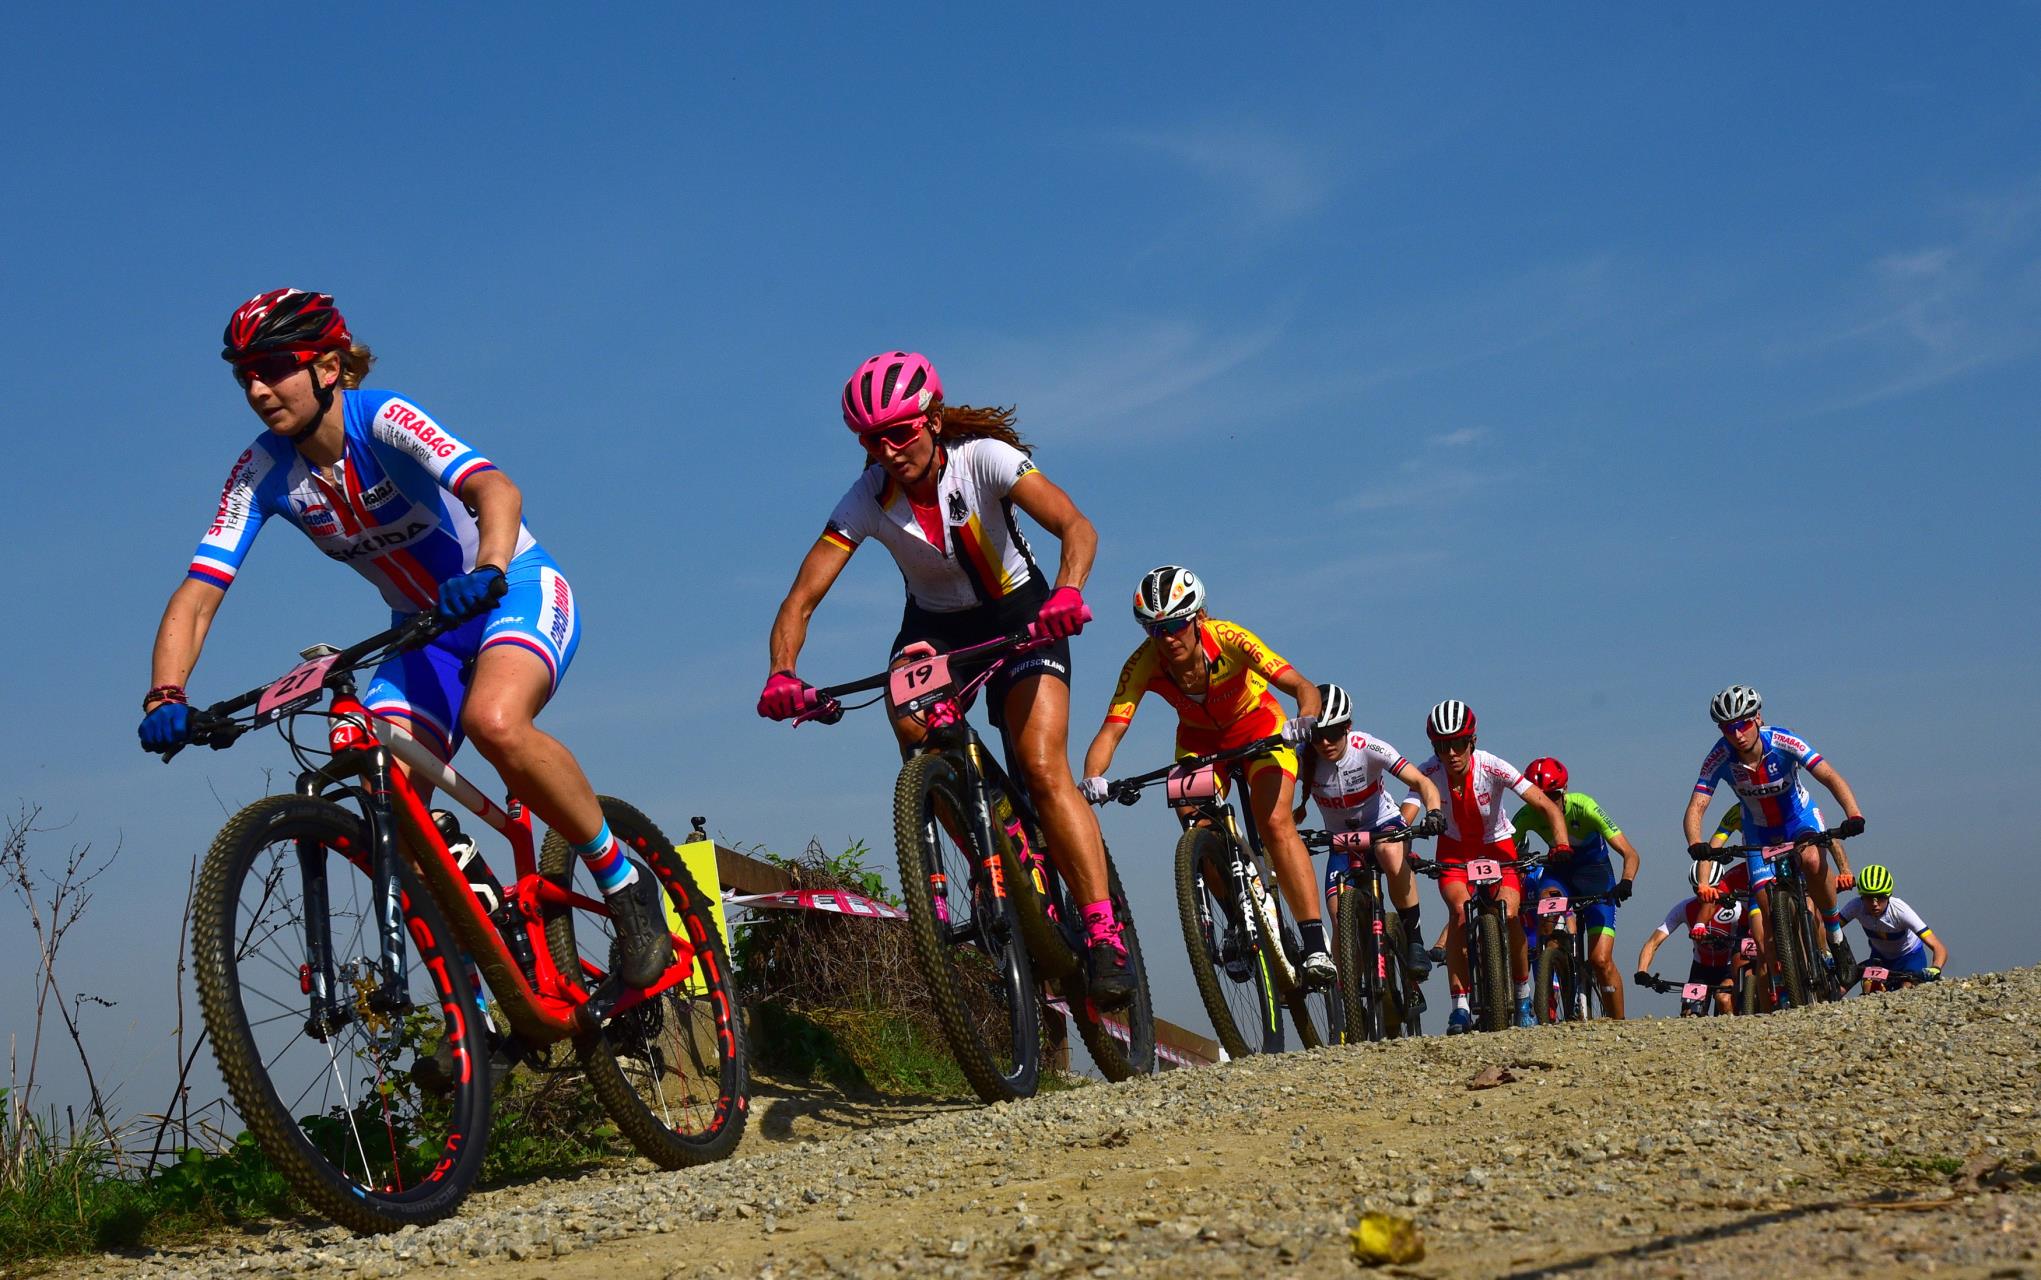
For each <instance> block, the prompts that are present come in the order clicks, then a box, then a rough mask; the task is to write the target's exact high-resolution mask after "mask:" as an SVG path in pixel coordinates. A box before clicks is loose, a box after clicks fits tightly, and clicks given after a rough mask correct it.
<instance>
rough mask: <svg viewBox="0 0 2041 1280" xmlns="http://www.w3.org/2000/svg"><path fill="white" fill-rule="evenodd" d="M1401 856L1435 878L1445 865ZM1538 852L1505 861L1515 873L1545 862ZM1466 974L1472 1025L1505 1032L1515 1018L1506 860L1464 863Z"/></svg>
mask: <svg viewBox="0 0 2041 1280" xmlns="http://www.w3.org/2000/svg"><path fill="white" fill-rule="evenodd" d="M1404 861H1406V862H1407V863H1409V864H1410V866H1411V868H1412V869H1413V870H1415V871H1416V872H1417V873H1418V874H1419V875H1424V876H1429V877H1431V878H1432V879H1434V880H1437V879H1438V878H1440V877H1441V876H1442V875H1444V874H1445V870H1446V864H1445V863H1442V862H1433V861H1428V860H1426V859H1424V858H1420V857H1418V856H1417V855H1415V854H1411V855H1409V856H1407V857H1406V858H1405V859H1404ZM1544 862H1545V855H1544V854H1542V853H1527V854H1520V855H1518V857H1517V860H1516V861H1515V862H1512V863H1509V864H1507V865H1508V866H1509V867H1514V868H1515V869H1516V870H1517V872H1518V874H1519V875H1521V874H1522V873H1523V872H1526V871H1532V870H1535V869H1537V868H1538V867H1540V866H1542V865H1544ZM1466 866H1467V975H1468V977H1469V978H1470V979H1471V980H1472V985H1471V986H1470V987H1469V988H1468V1008H1469V1009H1470V1010H1471V1011H1472V1013H1473V1014H1474V1025H1475V1026H1476V1027H1477V1028H1479V1029H1480V1030H1482V1031H1507V1030H1509V1028H1510V1026H1511V1024H1512V1022H1513V1021H1514V1020H1515V1013H1516V1007H1517V1002H1516V1000H1515V999H1514V998H1513V996H1514V992H1515V989H1516V984H1515V983H1513V982H1511V981H1510V967H1509V913H1508V912H1507V911H1506V910H1505V909H1504V905H1503V898H1502V881H1503V872H1504V870H1505V864H1504V863H1503V862H1501V861H1500V860H1498V859H1495V858H1475V859H1472V860H1471V861H1469V862H1468V863H1467V864H1466ZM1432 958H1433V960H1434V961H1436V962H1438V963H1444V961H1445V959H1446V955H1445V950H1444V948H1442V947H1441V948H1434V949H1433V952H1432Z"/></svg>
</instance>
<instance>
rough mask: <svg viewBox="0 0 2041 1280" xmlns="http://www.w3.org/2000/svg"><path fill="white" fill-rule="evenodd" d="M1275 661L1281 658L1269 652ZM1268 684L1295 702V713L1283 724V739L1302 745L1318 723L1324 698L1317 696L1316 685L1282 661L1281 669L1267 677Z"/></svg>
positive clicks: (1279, 660) (1289, 742)
mask: <svg viewBox="0 0 2041 1280" xmlns="http://www.w3.org/2000/svg"><path fill="white" fill-rule="evenodd" d="M1270 657H1271V658H1272V659H1273V660H1274V661H1276V662H1282V659H1280V658H1276V657H1275V655H1273V654H1271V655H1270ZM1268 681H1269V683H1270V684H1272V685H1274V686H1275V687H1276V688H1278V689H1281V690H1282V691H1283V692H1284V693H1287V694H1289V695H1290V697H1291V698H1292V699H1293V700H1294V701H1295V702H1296V704H1297V715H1296V718H1295V719H1293V720H1290V721H1288V722H1287V723H1285V724H1284V725H1283V741H1284V742H1285V743H1287V744H1289V745H1290V746H1293V747H1296V746H1302V745H1303V744H1304V742H1305V741H1306V740H1307V739H1309V738H1310V737H1311V730H1312V729H1314V728H1316V727H1317V725H1318V713H1319V712H1320V711H1323V710H1324V709H1325V700H1324V699H1323V698H1321V697H1319V696H1318V686H1317V685H1315V684H1313V683H1311V681H1309V680H1306V679H1305V678H1304V677H1303V675H1302V674H1301V673H1300V672H1298V670H1297V668H1295V667H1293V666H1291V665H1290V664H1289V663H1287V662H1285V663H1283V667H1282V670H1280V671H1278V672H1276V673H1275V674H1274V675H1271V676H1269V677H1268Z"/></svg>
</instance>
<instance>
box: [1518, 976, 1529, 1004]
mask: <svg viewBox="0 0 2041 1280" xmlns="http://www.w3.org/2000/svg"><path fill="white" fill-rule="evenodd" d="M1530 998H1531V980H1530V979H1529V978H1525V979H1524V980H1523V981H1522V982H1519V983H1518V984H1517V999H1519V1000H1529V999H1530Z"/></svg>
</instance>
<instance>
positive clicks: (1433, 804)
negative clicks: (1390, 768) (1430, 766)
mask: <svg viewBox="0 0 2041 1280" xmlns="http://www.w3.org/2000/svg"><path fill="white" fill-rule="evenodd" d="M1396 780H1397V781H1398V782H1401V783H1402V784H1403V785H1404V786H1406V787H1409V788H1410V789H1411V790H1412V791H1414V792H1416V793H1417V803H1418V804H1420V805H1422V806H1423V807H1424V810H1425V812H1426V813H1437V814H1438V815H1439V816H1440V817H1444V816H1445V812H1446V807H1445V806H1446V802H1445V801H1444V800H1443V799H1441V798H1440V796H1439V789H1438V788H1437V787H1435V786H1433V785H1432V780H1431V779H1430V778H1427V777H1425V776H1424V774H1422V773H1420V772H1418V768H1417V766H1416V765H1414V764H1412V763H1410V761H1408V760H1405V761H1404V762H1403V767H1402V768H1400V769H1398V770H1397V771H1396ZM1404 803H1405V804H1406V805H1408V804H1409V803H1410V802H1409V801H1408V800H1406V801H1404ZM1405 820H1406V821H1408V820H1409V819H1408V815H1407V814H1406V816H1405ZM1444 829H1445V828H1444V827H1441V828H1440V830H1441V831H1443V830H1444Z"/></svg>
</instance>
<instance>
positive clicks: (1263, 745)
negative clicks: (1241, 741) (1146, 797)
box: [1106, 733, 1285, 804]
mask: <svg viewBox="0 0 2041 1280" xmlns="http://www.w3.org/2000/svg"><path fill="white" fill-rule="evenodd" d="M1283 745H1285V744H1284V742H1283V735H1282V734H1280V733H1272V734H1270V735H1269V736H1268V737H1266V738H1256V739H1255V740H1254V741H1253V742H1250V743H1248V744H1247V745H1245V746H1240V747H1229V748H1228V749H1226V750H1225V751H1214V752H1213V753H1212V754H1210V755H1205V756H1185V757H1184V758H1183V759H1181V760H1177V761H1175V762H1173V763H1170V764H1166V765H1164V766H1163V767H1162V768H1160V769H1150V770H1149V771H1148V772H1147V773H1137V774H1133V775H1131V776H1129V777H1125V778H1120V779H1117V780H1115V781H1113V782H1111V783H1108V784H1107V786H1106V799H1108V800H1117V801H1119V802H1120V803H1121V804H1133V803H1134V802H1136V801H1137V800H1139V799H1140V798H1141V789H1142V788H1143V787H1152V786H1154V785H1155V784H1156V783H1158V782H1164V781H1167V780H1168V779H1169V778H1170V777H1171V776H1172V775H1174V774H1180V773H1192V772H1195V771H1196V770H1199V769H1202V768H1204V767H1205V766H1206V765H1213V764H1230V763H1232V762H1233V761H1235V760H1245V759H1247V758H1248V757H1249V756H1260V755H1267V754H1268V753H1269V752H1271V751H1274V750H1276V749H1277V748H1278V747H1281V746H1283Z"/></svg>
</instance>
